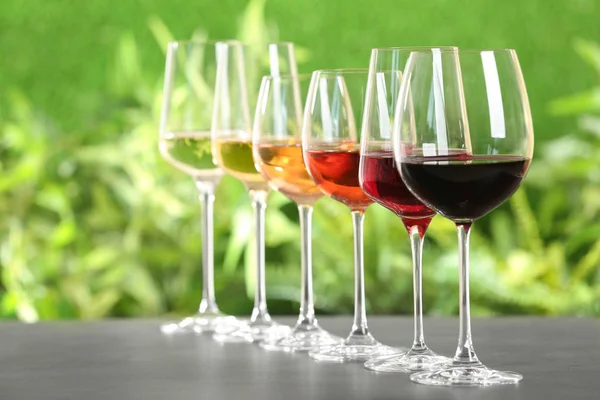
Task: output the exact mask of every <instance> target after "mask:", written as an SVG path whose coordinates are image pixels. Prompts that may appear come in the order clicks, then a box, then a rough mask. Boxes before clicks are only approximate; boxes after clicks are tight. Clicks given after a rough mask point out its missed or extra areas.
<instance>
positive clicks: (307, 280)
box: [252, 75, 341, 351]
mask: <svg viewBox="0 0 600 400" xmlns="http://www.w3.org/2000/svg"><path fill="white" fill-rule="evenodd" d="M307 81H308V77H306V76H297V75H281V76H265V77H263V80H262V83H261V86H260V92H259V95H258V104H257V107H256V115H255V117H254V130H253V136H252V137H253V153H254V163H255V165H256V168H257V169H258V170H259V171H260V172H261V173H262V175H263V176H264V177H265V179H266V180H267V182H268V183H269V185H270V186H271V187H272V188H273V189H274V190H277V191H278V192H280V193H282V194H283V195H284V196H286V197H287V198H288V199H290V200H292V201H293V202H295V203H296V205H297V206H298V213H299V215H300V229H301V231H302V236H301V249H302V253H301V264H302V267H301V270H302V272H301V278H302V286H301V298H300V316H299V317H298V321H297V322H296V326H294V328H293V329H292V330H291V331H290V332H289V333H288V334H287V335H285V336H283V337H273V338H272V339H271V340H265V341H263V342H262V343H261V344H260V346H261V347H263V348H265V349H267V350H282V351H308V350H312V349H315V348H318V347H322V346H326V345H333V344H336V343H339V342H341V338H338V337H336V336H333V335H331V334H329V333H328V332H326V331H325V330H323V329H322V328H321V327H320V326H319V324H318V322H317V318H316V317H315V309H314V299H313V282H312V252H311V220H312V213H313V204H314V203H315V202H316V201H317V200H319V199H320V198H321V197H322V196H323V193H321V191H320V190H319V188H318V187H317V185H316V184H315V183H314V182H313V181H312V179H311V178H310V176H309V175H308V172H307V171H306V166H305V165H304V161H303V159H302V137H301V133H302V103H301V90H300V85H301V84H306V83H307ZM304 86H305V87H306V85H304Z"/></svg>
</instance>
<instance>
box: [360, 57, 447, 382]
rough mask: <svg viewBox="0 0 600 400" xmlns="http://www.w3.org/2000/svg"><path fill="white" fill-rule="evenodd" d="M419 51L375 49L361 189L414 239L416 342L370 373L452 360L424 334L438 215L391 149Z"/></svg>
mask: <svg viewBox="0 0 600 400" xmlns="http://www.w3.org/2000/svg"><path fill="white" fill-rule="evenodd" d="M416 49H421V50H425V49H426V48H415V47H402V48H384V49H373V50H372V52H371V62H370V64H369V82H368V85H367V94H366V104H365V108H364V115H363V125H362V135H361V137H362V138H361V151H360V171H359V173H360V185H361V188H362V189H363V191H364V192H365V193H366V194H367V195H368V196H369V197H371V198H372V199H373V200H374V201H376V202H377V203H379V204H380V205H382V206H383V207H385V208H387V209H388V210H390V211H392V212H393V213H395V214H396V215H397V216H398V218H400V220H401V221H402V223H403V224H404V226H405V227H406V230H407V232H408V235H409V237H410V243H411V250H412V259H413V301H414V340H413V344H412V347H411V348H410V349H409V350H408V351H406V352H402V353H398V354H394V355H388V356H382V357H377V358H372V359H370V360H369V361H367V362H366V363H365V367H366V368H367V369H370V370H374V371H379V372H402V373H410V372H416V371H425V370H431V369H436V368H439V367H440V366H442V365H444V364H448V363H450V362H451V360H450V359H449V358H447V357H443V356H439V355H437V354H436V353H434V352H433V351H432V350H431V349H429V348H428V347H427V345H426V344H425V334H424V331H423V304H422V298H423V295H422V278H421V277H422V263H421V260H422V253H423V238H424V237H425V233H426V231H427V227H428V226H429V223H430V222H431V220H432V219H433V217H434V216H435V212H434V211H432V210H431V209H430V208H428V207H427V206H425V205H424V204H423V203H422V202H421V201H420V200H418V199H417V198H415V197H414V196H413V194H412V193H411V192H410V191H409V190H408V189H407V188H406V185H404V182H403V181H402V179H401V177H400V174H399V172H398V169H397V168H396V162H395V160H394V155H393V151H392V121H393V117H394V110H395V108H396V105H397V102H398V93H399V88H400V82H401V80H402V68H404V65H405V64H406V61H407V60H408V57H409V56H410V54H411V52H412V51H413V50H416ZM446 49H453V48H452V47H448V48H446ZM432 50H434V49H432Z"/></svg>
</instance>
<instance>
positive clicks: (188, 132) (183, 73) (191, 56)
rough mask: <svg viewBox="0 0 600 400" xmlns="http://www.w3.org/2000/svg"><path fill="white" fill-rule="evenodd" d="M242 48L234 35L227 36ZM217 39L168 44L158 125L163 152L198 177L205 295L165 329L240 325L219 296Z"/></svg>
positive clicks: (176, 330)
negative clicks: (214, 134)
mask: <svg viewBox="0 0 600 400" xmlns="http://www.w3.org/2000/svg"><path fill="white" fill-rule="evenodd" d="M222 45H224V46H229V47H230V48H240V46H241V44H240V43H239V42H235V41H228V42H223V43H222ZM218 46H219V43H218V42H199V43H196V42H171V43H169V45H168V48H167V59H166V67H165V80H164V92H163V104H162V112H161V119H160V129H159V150H160V154H161V155H162V157H163V158H164V159H165V160H166V161H167V162H169V163H170V164H171V165H173V166H174V167H175V168H177V169H179V170H181V171H182V172H184V173H186V174H188V175H189V176H190V177H191V178H192V179H193V181H194V184H195V185H196V188H197V189H198V194H199V198H200V205H201V206H202V299H201V301H200V306H199V307H198V311H197V312H196V314H195V315H192V316H190V317H187V318H184V319H183V320H181V321H174V322H168V323H166V324H164V325H162V326H161V330H162V332H164V333H166V334H173V333H203V332H213V331H215V330H216V329H217V327H224V328H228V327H231V326H235V325H236V319H235V318H234V317H232V316H227V315H223V314H222V313H221V312H220V311H219V307H218V306H217V301H216V299H215V288H214V273H213V270H214V261H213V204H214V201H215V195H214V192H215V187H216V186H217V184H218V183H219V181H220V180H221V176H222V175H223V172H222V171H221V169H220V168H219V167H218V166H216V165H215V164H214V163H213V159H212V155H211V135H210V129H211V123H212V114H213V91H214V87H215V82H216V70H217V58H216V52H217V48H218Z"/></svg>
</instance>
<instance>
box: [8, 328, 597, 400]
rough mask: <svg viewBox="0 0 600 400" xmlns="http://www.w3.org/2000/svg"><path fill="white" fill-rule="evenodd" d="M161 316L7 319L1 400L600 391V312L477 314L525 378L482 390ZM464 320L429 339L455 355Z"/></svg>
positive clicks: (493, 353) (509, 395) (488, 346)
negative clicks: (223, 338)
mask: <svg viewBox="0 0 600 400" xmlns="http://www.w3.org/2000/svg"><path fill="white" fill-rule="evenodd" d="M279 320H280V321H282V322H287V323H293V322H294V319H291V318H280V319H279ZM160 322H161V321H156V320H154V321H149V320H112V321H98V322H52V323H40V324H35V325H24V324H19V323H2V324H1V325H0V330H1V335H2V341H0V399H2V400H12V399H19V400H36V399H44V400H55V399H56V400H58V399H60V400H71V399H74V400H79V399H81V400H84V399H85V400H95V399H102V400H136V399H140V400H142V399H143V400H154V399H160V400H167V399H168V400H179V399H195V400H196V399H211V400H213V399H214V400H222V399H236V400H237V399H261V400H263V399H266V400H270V399H286V400H294V399H302V400H307V399H327V400H334V399H377V400H388V399H411V400H417V399H427V400H438V399H440V400H441V399H456V400H470V399H477V400H496V399H498V400H499V399H502V400H507V399H524V400H525V399H527V400H537V399H543V400H551V399H560V400H565V399H566V400H575V399H586V400H594V399H600V321H598V320H593V319H575V318H571V319H543V318H493V319H475V320H474V321H473V331H474V340H475V348H476V350H477V354H478V356H479V358H480V359H481V360H482V361H483V362H484V363H485V364H486V365H488V366H489V367H493V368H496V369H510V370H514V371H518V372H520V373H522V374H523V375H524V380H523V381H522V382H521V383H520V384H518V385H508V386H499V387H486V388H442V387H430V386H424V385H418V384H415V383H412V382H410V380H409V378H408V376H407V375H403V374H378V373H374V372H370V371H367V370H365V369H364V368H363V367H362V365H361V364H329V363H319V362H316V361H313V360H311V359H310V358H308V357H307V356H306V355H304V354H287V353H279V352H267V351H264V350H262V349H261V348H259V347H258V346H256V345H252V344H228V345H222V344H217V343H216V342H214V341H213V340H212V339H211V338H210V336H177V337H165V336H163V335H161V334H160V333H159V331H158V326H159V324H160ZM320 322H321V325H322V326H323V327H325V328H327V329H329V330H330V331H332V332H334V333H337V334H340V335H342V334H344V333H346V332H347V331H348V330H349V327H350V325H351V319H350V318H349V317H327V318H321V319H320ZM369 326H370V328H371V331H372V333H373V334H374V335H375V336H376V337H377V338H378V339H379V340H381V341H382V342H385V343H386V344H391V345H407V344H409V343H410V342H411V335H412V321H411V319H410V318H407V317H373V318H371V319H370V320H369ZM457 328H458V321H457V320H456V319H453V318H440V319H437V318H436V319H432V318H428V319H426V320H425V331H426V337H427V340H428V344H429V346H430V347H431V348H432V349H434V350H436V351H438V352H440V353H443V354H447V355H451V354H453V353H454V350H455V347H456V340H457V339H456V335H457Z"/></svg>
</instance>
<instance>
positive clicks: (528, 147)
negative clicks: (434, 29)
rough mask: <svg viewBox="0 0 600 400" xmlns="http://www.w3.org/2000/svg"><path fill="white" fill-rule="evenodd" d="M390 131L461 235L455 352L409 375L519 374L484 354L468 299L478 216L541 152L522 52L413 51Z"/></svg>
mask: <svg viewBox="0 0 600 400" xmlns="http://www.w3.org/2000/svg"><path fill="white" fill-rule="evenodd" d="M392 136H393V145H394V156H395V160H396V162H397V166H398V171H399V173H400V175H401V177H402V179H403V181H404V182H405V184H406V186H407V187H408V188H409V189H410V191H411V192H412V193H413V194H414V195H415V196H416V197H417V198H418V199H419V200H421V201H422V202H423V203H424V204H426V205H427V206H428V207H429V208H431V209H432V210H435V211H436V212H437V213H438V214H440V215H442V216H444V217H446V218H448V219H450V220H452V221H453V222H454V223H455V224H456V227H457V233H458V239H459V264H460V269H459V279H460V286H459V293H460V296H459V297H460V303H459V304H460V308H459V321H460V323H459V339H458V347H457V350H456V353H455V356H454V359H453V362H452V363H451V364H449V365H447V366H445V367H441V368H439V369H436V370H433V371H425V372H418V373H415V374H413V375H411V380H413V381H414V382H418V383H423V384H428V385H443V386H488V385H498V384H514V383H517V382H519V381H520V380H521V379H522V378H523V377H522V375H520V374H518V373H515V372H503V371H496V370H492V369H489V368H487V367H485V366H484V365H483V364H482V363H481V361H479V359H478V358H477V355H476V354H475V350H474V347H473V339H472V335H471V320H470V303H469V233H470V230H471V226H472V224H473V222H474V221H476V220H477V219H479V218H481V217H482V216H484V215H486V214H487V213H489V212H490V211H492V210H493V209H494V208H496V207H498V206H499V205H500V204H502V203H503V202H504V201H505V200H507V199H508V198H509V197H510V196H511V195H512V194H513V193H514V192H515V191H516V190H517V189H518V188H519V185H520V184H521V182H522V180H523V179H524V177H525V175H526V173H527V169H528V168H529V165H530V162H531V157H532V155H533V128H532V123H531V112H530V109H529V101H528V98H527V92H526V89H525V84H524V80H523V76H522V73H521V69H520V67H519V62H518V59H517V55H516V52H515V51H514V50H510V49H483V50H458V49H453V50H444V49H439V50H437V51H428V52H426V51H415V52H412V53H411V55H410V58H409V60H408V62H407V64H406V67H405V69H404V78H403V80H402V84H401V87H400V91H399V100H398V106H397V108H396V112H395V120H394V128H393V135H392Z"/></svg>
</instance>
